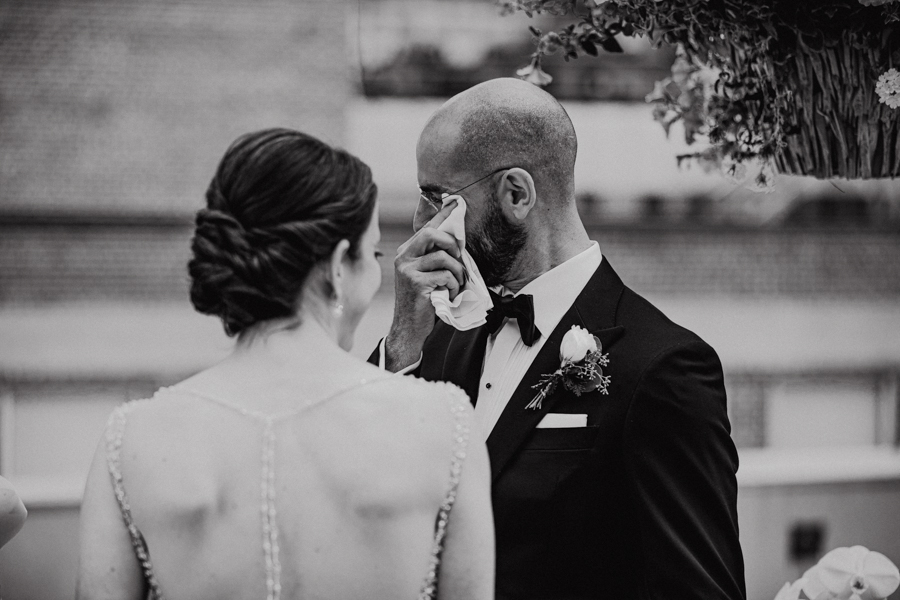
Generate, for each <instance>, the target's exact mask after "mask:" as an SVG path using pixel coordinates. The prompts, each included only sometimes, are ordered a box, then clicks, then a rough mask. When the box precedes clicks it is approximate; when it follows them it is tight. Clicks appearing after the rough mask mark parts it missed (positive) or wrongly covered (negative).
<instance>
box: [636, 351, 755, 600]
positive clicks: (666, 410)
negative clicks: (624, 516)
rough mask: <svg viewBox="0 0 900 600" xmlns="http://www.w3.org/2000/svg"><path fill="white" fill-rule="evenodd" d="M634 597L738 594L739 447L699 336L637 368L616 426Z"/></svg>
mask: <svg viewBox="0 0 900 600" xmlns="http://www.w3.org/2000/svg"><path fill="white" fill-rule="evenodd" d="M624 444H625V446H624V450H625V457H624V458H625V464H626V469H627V471H628V472H627V473H626V479H627V480H628V481H629V485H630V491H631V494H632V498H631V500H632V503H631V506H632V509H633V511H634V513H633V515H632V516H633V518H634V522H635V524H636V530H637V531H638V532H639V536H640V540H639V545H640V549H641V550H640V556H639V557H637V560H638V561H639V563H640V564H639V566H638V568H639V570H640V574H641V576H640V586H641V589H640V590H638V593H637V594H636V597H637V598H640V599H641V600H663V599H666V600H672V599H681V598H685V599H687V598H704V599H705V600H718V599H722V600H725V599H727V600H743V599H744V598H745V596H746V592H745V588H744V563H743V555H742V553H741V547H740V543H739V541H738V520H737V480H736V472H737V467H738V456H737V450H736V449H735V446H734V442H733V441H732V439H731V426H730V424H729V421H728V415H727V411H726V398H725V386H724V381H723V377H722V367H721V363H720V362H719V358H718V356H716V353H715V351H714V350H713V349H712V348H711V347H710V346H709V345H707V344H706V343H705V342H703V341H701V340H699V339H697V340H695V341H691V342H688V343H685V344H682V345H679V346H676V347H674V348H670V349H668V350H665V351H663V352H661V353H660V354H659V355H657V356H656V357H655V358H654V359H653V360H652V361H651V362H650V364H649V365H648V366H647V368H646V369H645V370H644V372H643V373H642V375H641V377H640V380H639V382H638V385H637V387H636V389H635V394H634V396H633V398H632V402H631V405H630V408H629V410H628V415H627V418H626V426H625V432H624Z"/></svg>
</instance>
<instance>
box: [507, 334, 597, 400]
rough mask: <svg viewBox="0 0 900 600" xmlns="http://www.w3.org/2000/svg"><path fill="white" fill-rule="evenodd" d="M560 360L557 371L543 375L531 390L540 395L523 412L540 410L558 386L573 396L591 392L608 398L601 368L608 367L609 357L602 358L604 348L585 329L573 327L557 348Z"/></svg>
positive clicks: (595, 337)
mask: <svg viewBox="0 0 900 600" xmlns="http://www.w3.org/2000/svg"><path fill="white" fill-rule="evenodd" d="M559 359H560V361H561V364H560V366H559V368H558V369H557V370H556V371H554V372H553V373H550V374H549V375H544V376H543V377H541V380H540V381H538V383H537V384H536V385H534V386H532V388H534V389H536V390H539V391H538V394H537V396H535V397H534V399H533V400H532V401H531V402H529V403H528V406H526V407H525V408H526V409H529V408H530V409H532V410H538V409H539V408H541V403H542V402H543V401H544V398H546V397H547V396H549V395H550V394H552V393H553V391H554V390H555V389H556V386H557V385H559V384H560V383H562V384H563V386H565V388H566V389H567V390H569V391H571V392H573V393H574V394H575V395H576V396H580V395H581V394H584V393H585V392H592V391H594V390H599V391H600V393H601V394H607V395H608V394H609V391H608V388H609V381H610V377H609V375H604V374H603V367H608V366H609V354H603V345H602V344H601V343H600V340H599V339H598V338H597V336H595V335H593V334H591V332H589V331H588V330H587V329H585V328H584V327H579V326H578V325H573V326H572V328H571V329H570V330H569V331H567V332H566V335H565V336H563V339H562V342H561V343H560V345H559Z"/></svg>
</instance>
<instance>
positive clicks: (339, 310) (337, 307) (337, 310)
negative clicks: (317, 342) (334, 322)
mask: <svg viewBox="0 0 900 600" xmlns="http://www.w3.org/2000/svg"><path fill="white" fill-rule="evenodd" d="M331 312H332V314H334V318H335V319H340V318H341V317H342V316H344V305H343V304H341V303H340V302H339V301H338V300H335V301H334V302H333V303H332V305H331Z"/></svg>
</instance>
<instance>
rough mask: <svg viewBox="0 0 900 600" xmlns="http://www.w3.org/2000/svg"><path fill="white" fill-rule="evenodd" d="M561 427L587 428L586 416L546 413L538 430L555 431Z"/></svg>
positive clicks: (538, 425)
mask: <svg viewBox="0 0 900 600" xmlns="http://www.w3.org/2000/svg"><path fill="white" fill-rule="evenodd" d="M562 427H587V415H570V414H563V413H547V414H546V415H544V418H543V419H541V422H540V423H538V424H537V428H538V429H556V428H562Z"/></svg>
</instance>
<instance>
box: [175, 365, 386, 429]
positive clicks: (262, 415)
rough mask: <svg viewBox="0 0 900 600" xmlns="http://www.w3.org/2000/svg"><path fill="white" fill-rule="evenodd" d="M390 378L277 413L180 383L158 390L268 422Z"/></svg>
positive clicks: (359, 383) (361, 383)
mask: <svg viewBox="0 0 900 600" xmlns="http://www.w3.org/2000/svg"><path fill="white" fill-rule="evenodd" d="M390 379H392V377H390V376H388V377H380V378H378V379H360V380H359V381H357V382H355V383H353V384H352V385H348V386H347V387H344V388H341V389H340V390H338V391H336V392H334V393H332V394H330V395H328V396H326V397H325V398H322V399H321V400H315V401H313V402H307V403H305V404H303V405H301V406H297V407H295V408H292V409H289V410H285V411H282V412H277V413H266V412H263V411H259V410H252V409H249V408H244V407H243V406H239V405H237V404H235V403H233V402H229V401H228V400H222V399H221V398H217V397H215V396H210V395H209V394H205V393H203V392H198V391H196V390H193V389H191V388H189V387H187V386H182V385H174V386H169V387H164V388H160V390H159V391H160V392H169V393H179V392H180V393H182V394H189V395H191V396H194V397H195V398H200V399H202V400H206V401H207V402H211V403H213V404H218V405H219V406H221V407H223V408H227V409H229V410H232V411H234V412H237V413H240V414H242V415H244V416H246V417H252V418H254V419H257V420H259V421H262V422H264V423H269V422H273V423H274V422H275V421H280V420H282V419H286V418H288V417H292V416H294V415H297V414H300V413H302V412H304V411H305V410H307V409H310V408H312V407H313V406H317V405H319V404H322V403H323V402H328V401H329V400H333V399H335V398H338V397H340V396H343V395H344V394H346V393H347V392H350V391H353V390H355V389H357V388H361V387H363V386H365V385H368V384H373V383H378V382H381V381H388V380H390Z"/></svg>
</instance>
